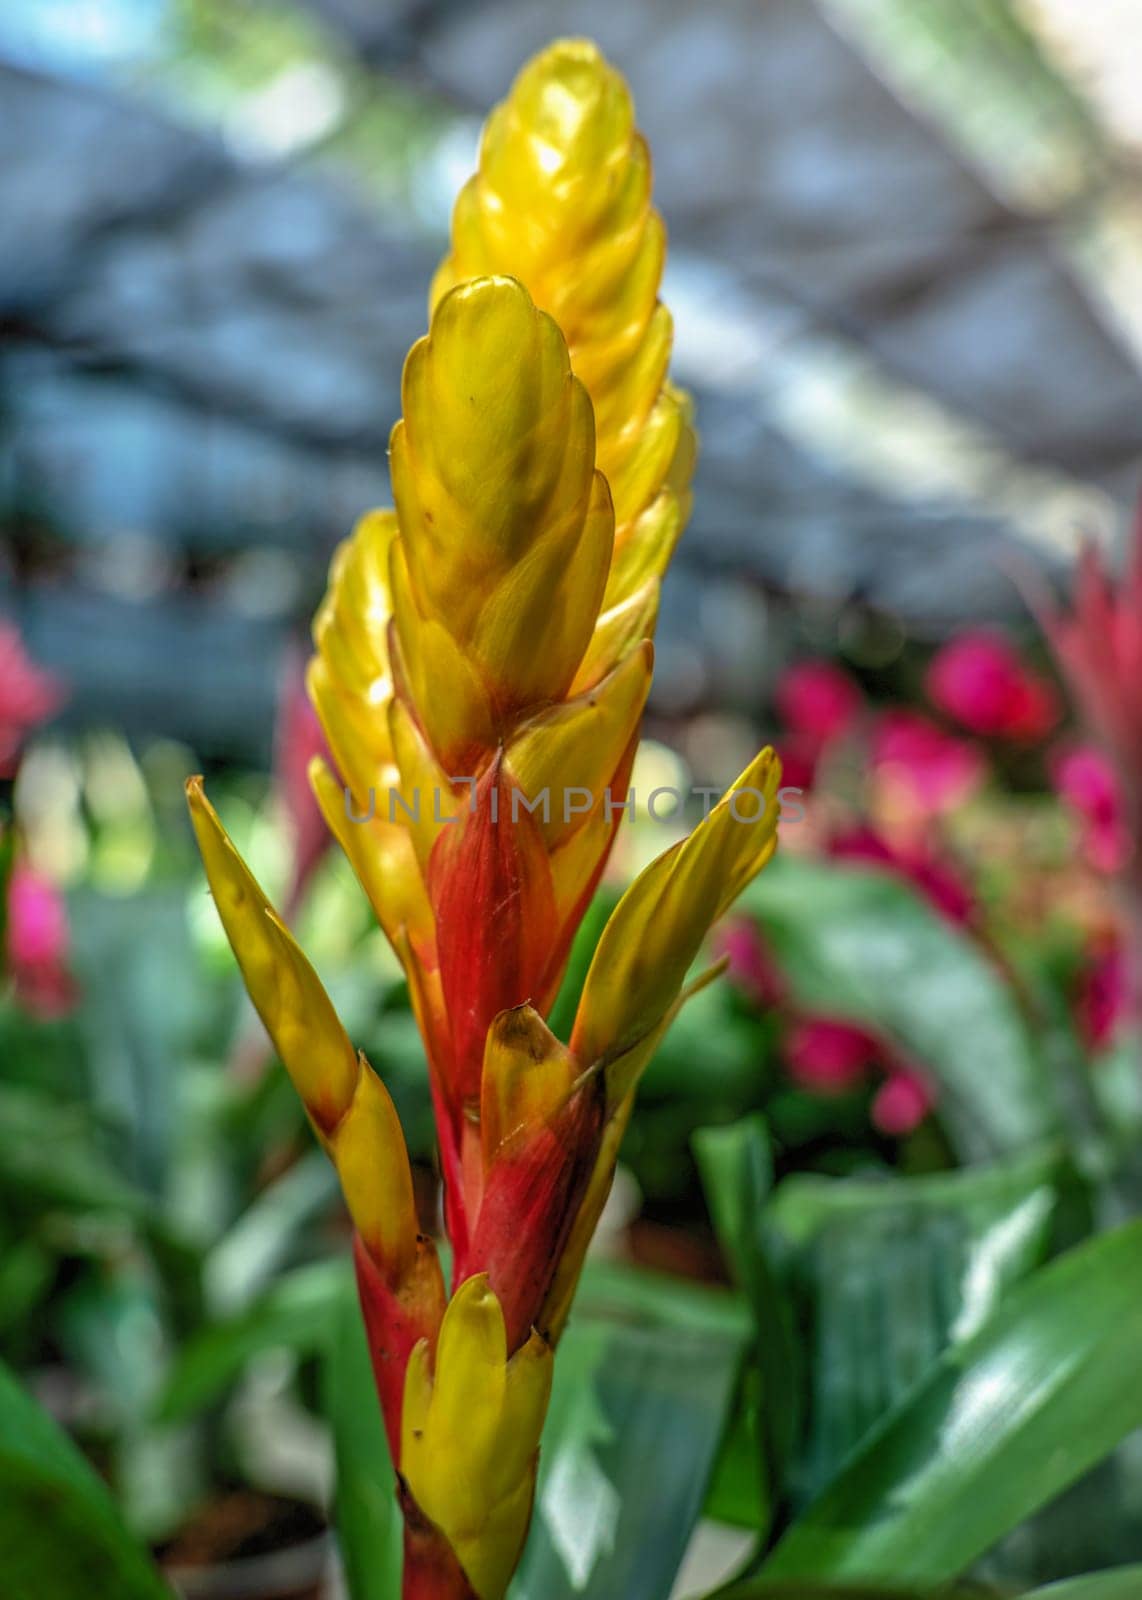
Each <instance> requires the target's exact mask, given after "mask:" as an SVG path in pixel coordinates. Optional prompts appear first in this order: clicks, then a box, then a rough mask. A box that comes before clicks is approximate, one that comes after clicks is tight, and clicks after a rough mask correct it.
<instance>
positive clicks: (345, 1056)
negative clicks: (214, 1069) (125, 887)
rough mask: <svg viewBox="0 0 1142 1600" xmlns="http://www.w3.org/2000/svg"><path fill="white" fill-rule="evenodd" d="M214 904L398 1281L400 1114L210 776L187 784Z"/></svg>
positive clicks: (402, 1210) (411, 1249)
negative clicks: (222, 809)
mask: <svg viewBox="0 0 1142 1600" xmlns="http://www.w3.org/2000/svg"><path fill="white" fill-rule="evenodd" d="M186 792H187V801H188V803H189V806H190V815H191V819H192V821H193V823H194V831H195V834H196V835H197V838H198V845H199V849H200V850H201V852H202V859H203V863H204V864H205V867H206V876H207V880H208V881H209V883H210V888H211V892H212V894H213V896H214V903H215V905H216V906H217V908H218V915H219V917H220V918H221V920H222V926H223V928H224V929H225V930H226V937H227V938H228V939H229V941H230V946H231V948H232V950H233V951H234V955H235V957H236V958H237V961H238V965H239V967H240V968H241V971H242V976H243V978H244V979H245V982H246V988H247V990H248V991H249V995H250V999H251V1000H252V1001H253V1002H254V1006H255V1008H256V1009H257V1012H258V1015H259V1016H260V1017H261V1019H262V1022H263V1023H264V1025H265V1028H266V1032H267V1033H268V1034H269V1036H270V1038H271V1039H272V1040H273V1043H274V1048H275V1049H276V1050H277V1053H278V1055H279V1056H280V1057H281V1060H282V1064H283V1066H284V1067H285V1069H286V1071H287V1072H288V1073H289V1075H290V1077H291V1079H292V1080H293V1083H294V1087H295V1088H296V1089H297V1092H298V1094H299V1095H300V1097H301V1100H302V1103H303V1104H304V1106H305V1109H306V1111H307V1112H308V1113H309V1116H310V1118H311V1120H312V1122H313V1125H314V1128H315V1131H316V1132H317V1135H318V1138H319V1139H320V1140H321V1142H322V1144H323V1145H324V1147H325V1149H326V1151H327V1152H328V1153H329V1155H330V1157H331V1158H332V1160H333V1162H334V1165H335V1166H336V1167H337V1171H338V1175H339V1177H340V1179H341V1187H342V1189H343V1191H344V1194H345V1202H346V1205H347V1206H348V1208H349V1214H350V1216H351V1217H352V1219H353V1224H354V1226H355V1227H356V1229H357V1231H358V1233H359V1234H360V1235H361V1238H362V1240H363V1242H364V1244H365V1246H366V1248H367V1249H368V1250H369V1252H370V1253H371V1254H372V1255H373V1256H374V1257H375V1258H376V1260H377V1261H378V1262H379V1263H381V1264H383V1266H384V1267H385V1269H386V1271H387V1272H388V1273H389V1275H390V1277H391V1278H392V1279H393V1281H394V1282H399V1281H400V1280H401V1279H402V1278H403V1277H404V1275H405V1273H406V1272H407V1270H408V1269H409V1268H410V1267H411V1266H412V1265H413V1262H414V1259H415V1256H416V1237H417V1221H416V1205H415V1201H414V1197H413V1189H412V1172H411V1170H410V1168H409V1162H408V1152H407V1150H406V1148H405V1142H404V1135H403V1133H402V1132H401V1125H400V1118H399V1117H398V1116H397V1111H396V1107H395V1106H394V1105H393V1103H392V1100H391V1098H390V1096H389V1093H388V1090H387V1089H386V1088H385V1086H384V1085H383V1084H382V1082H381V1080H380V1079H379V1078H378V1077H377V1075H376V1074H375V1073H374V1072H373V1070H372V1068H371V1067H370V1066H369V1063H368V1062H367V1061H366V1060H365V1058H364V1056H363V1055H358V1053H357V1052H356V1051H355V1050H354V1049H353V1046H352V1044H351V1043H350V1042H349V1036H348V1034H347V1033H346V1032H345V1030H344V1028H343V1027H342V1026H341V1023H340V1021H339V1019H338V1017H337V1013H336V1012H335V1011H334V1009H333V1004H332V1002H331V1001H330V999H329V996H328V995H327V994H326V992H325V990H324V988H323V987H322V984H321V980H320V979H319V978H318V976H317V974H316V972H314V970H313V968H312V967H311V966H310V964H309V962H308V961H307V960H306V958H305V956H304V955H303V954H302V952H301V950H300V949H299V947H298V945H297V944H296V942H295V941H294V939H293V936H292V935H291V934H290V932H289V930H288V929H287V928H286V927H285V925H284V923H283V922H282V921H281V920H280V918H279V917H278V915H277V913H276V912H275V911H274V909H273V907H272V906H271V905H270V903H269V901H268V900H267V899H266V897H265V895H264V894H263V893H262V891H261V889H260V888H259V887H258V884H257V882H256V881H255V879H254V877H253V875H252V873H251V872H250V869H249V868H248V867H247V866H246V863H245V862H244V861H243V860H242V857H241V856H240V855H239V854H238V852H237V850H236V849H235V848H234V845H233V843H232V842H231V840H230V838H229V836H228V835H227V833H226V830H225V829H224V828H223V826H222V824H221V822H220V821H219V820H218V815H217V813H216V812H215V810H214V807H213V806H212V805H211V804H210V802H209V800H207V798H206V796H205V794H203V792H202V779H201V778H191V779H190V780H189V781H188V783H187V786H186Z"/></svg>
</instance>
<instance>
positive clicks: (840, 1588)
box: [706, 1578, 1030, 1600]
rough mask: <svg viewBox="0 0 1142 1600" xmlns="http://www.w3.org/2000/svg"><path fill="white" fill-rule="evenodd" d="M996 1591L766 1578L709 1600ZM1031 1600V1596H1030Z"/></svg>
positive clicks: (870, 1599)
mask: <svg viewBox="0 0 1142 1600" xmlns="http://www.w3.org/2000/svg"><path fill="white" fill-rule="evenodd" d="M994 1594H995V1591H994V1590H993V1589H981V1588H979V1587H977V1586H976V1585H975V1584H973V1585H972V1586H971V1587H970V1588H968V1587H964V1586H963V1585H957V1586H956V1587H955V1588H953V1589H948V1588H946V1587H941V1588H939V1589H929V1588H923V1589H916V1588H912V1587H907V1588H900V1587H895V1588H890V1589H882V1588H872V1589H870V1588H869V1587H868V1585H867V1584H859V1585H856V1586H853V1585H852V1584H847V1583H846V1584H835V1583H824V1584H817V1583H806V1582H805V1581H804V1580H803V1579H798V1581H797V1582H796V1583H775V1582H772V1581H770V1580H768V1579H765V1578H752V1579H749V1580H747V1581H746V1582H745V1583H734V1584H731V1585H730V1586H729V1588H727V1589H718V1590H717V1591H716V1592H715V1593H714V1594H712V1595H707V1596H706V1600H984V1597H985V1596H988V1595H994ZM1028 1600H1030V1597H1028Z"/></svg>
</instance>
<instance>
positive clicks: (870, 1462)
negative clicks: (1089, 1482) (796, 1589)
mask: <svg viewBox="0 0 1142 1600" xmlns="http://www.w3.org/2000/svg"><path fill="white" fill-rule="evenodd" d="M1139 1348H1142V1222H1133V1223H1129V1224H1127V1225H1126V1226H1125V1227H1123V1228H1119V1229H1117V1230H1116V1231H1115V1232H1113V1233H1107V1234H1103V1235H1101V1236H1100V1237H1098V1238H1096V1239H1093V1240H1091V1241H1090V1242H1088V1243H1087V1244H1084V1245H1081V1246H1079V1247H1078V1248H1077V1249H1075V1250H1072V1251H1070V1252H1068V1254H1066V1255H1065V1256H1062V1257H1060V1258H1059V1259H1058V1260H1057V1261H1055V1262H1053V1263H1051V1265H1049V1266H1047V1267H1044V1268H1043V1269H1042V1270H1041V1271H1040V1272H1038V1273H1037V1274H1035V1276H1034V1277H1032V1278H1030V1279H1028V1280H1027V1281H1026V1282H1025V1283H1023V1284H1020V1285H1019V1286H1018V1287H1017V1288H1016V1289H1014V1290H1013V1291H1012V1292H1011V1293H1010V1294H1009V1295H1008V1296H1007V1297H1006V1299H1005V1300H1004V1302H1003V1304H1002V1306H1001V1307H1000V1309H999V1311H998V1312H997V1313H996V1314H995V1315H994V1316H993V1317H992V1318H991V1319H990V1320H989V1321H988V1322H987V1323H986V1324H985V1325H984V1326H983V1327H982V1328H981V1329H980V1330H979V1331H978V1332H977V1333H976V1334H975V1335H974V1336H973V1337H972V1338H970V1339H969V1340H967V1341H966V1342H965V1343H963V1344H961V1345H957V1346H953V1347H952V1348H951V1349H950V1350H949V1351H948V1352H947V1353H946V1354H945V1355H944V1356H943V1357H942V1358H941V1359H940V1361H939V1362H938V1363H937V1364H936V1366H935V1367H934V1368H933V1369H932V1371H931V1373H930V1374H929V1376H928V1377H927V1378H926V1379H925V1380H924V1382H923V1383H922V1384H921V1385H920V1387H919V1388H918V1389H916V1390H915V1391H914V1392H913V1393H912V1395H911V1396H910V1398H909V1399H908V1400H907V1401H906V1402H905V1403H904V1404H903V1405H902V1406H901V1407H900V1408H899V1409H897V1410H896V1411H895V1412H893V1413H892V1414H890V1415H889V1416H888V1417H887V1418H886V1419H885V1420H884V1422H883V1423H882V1424H881V1425H880V1426H879V1427H878V1428H877V1429H876V1430H875V1431H874V1433H873V1434H872V1436H871V1437H870V1438H869V1439H868V1440H867V1441H866V1442H865V1444H864V1445H863V1446H862V1447H861V1448H860V1450H859V1451H858V1452H857V1453H856V1455H855V1456H853V1457H852V1458H851V1460H850V1461H849V1463H848V1465H847V1466H846V1467H845V1468H844V1470H843V1471H842V1472H841V1474H840V1475H839V1477H837V1478H836V1479H835V1480H834V1481H833V1482H832V1483H831V1484H830V1486H829V1487H828V1488H827V1489H826V1490H825V1492H824V1493H823V1494H822V1495H821V1497H820V1498H819V1499H818V1500H817V1501H816V1502H815V1503H814V1504H813V1505H812V1506H811V1507H810V1508H809V1510H808V1511H807V1512H806V1513H805V1515H804V1516H802V1517H801V1518H800V1519H799V1521H797V1522H796V1523H795V1524H794V1525H793V1527H792V1528H791V1529H790V1530H789V1531H788V1533H786V1535H785V1537H784V1538H783V1539H782V1540H781V1541H780V1543H779V1544H778V1545H777V1547H776V1549H775V1551H774V1552H773V1554H772V1555H771V1556H770V1558H769V1560H768V1562H767V1564H766V1567H765V1569H764V1570H765V1573H766V1575H767V1576H771V1577H774V1578H777V1577H780V1578H794V1577H803V1578H813V1579H820V1580H827V1579H844V1578H849V1579H852V1580H854V1581H855V1580H861V1579H863V1580H865V1581H881V1582H883V1581H885V1579H886V1577H887V1576H889V1575H890V1576H891V1577H892V1578H899V1579H900V1580H901V1581H902V1582H912V1583H917V1582H919V1583H924V1582H928V1583H939V1582H942V1581H944V1580H946V1579H948V1578H950V1577H954V1576H955V1575H957V1574H958V1573H961V1572H963V1571H965V1570H966V1569H967V1568H968V1567H970V1565H971V1564H972V1562H974V1561H975V1560H976V1559H977V1558H978V1557H979V1556H981V1555H982V1554H983V1553H984V1551H986V1550H988V1549H989V1548H990V1547H991V1546H992V1545H994V1544H995V1542H996V1541H997V1540H998V1539H1000V1538H1002V1537H1003V1535H1004V1534H1005V1533H1007V1532H1008V1531H1009V1530H1010V1529H1012V1528H1014V1527H1016V1526H1017V1525H1018V1524H1019V1523H1021V1522H1022V1521H1023V1520H1024V1519H1025V1518H1026V1517H1029V1516H1030V1515H1031V1514H1032V1513H1033V1512H1034V1511H1035V1510H1037V1508H1038V1507H1039V1506H1041V1505H1044V1504H1046V1502H1047V1501H1049V1500H1051V1499H1052V1498H1053V1497H1054V1496H1055V1495H1057V1494H1059V1493H1061V1491H1062V1490H1063V1489H1065V1488H1066V1487H1067V1485H1068V1484H1071V1483H1073V1482H1075V1480H1076V1479H1077V1478H1079V1477H1080V1476H1081V1475H1082V1474H1083V1473H1084V1472H1086V1471H1087V1470H1088V1469H1089V1468H1090V1467H1092V1466H1093V1465H1094V1464H1095V1463H1096V1462H1097V1461H1100V1460H1101V1459H1102V1458H1103V1457H1104V1456H1106V1455H1108V1454H1109V1453H1110V1451H1111V1450H1113V1449H1114V1447H1115V1445H1116V1444H1117V1443H1118V1442H1119V1440H1121V1439H1122V1438H1124V1437H1125V1436H1126V1435H1127V1434H1128V1433H1130V1432H1131V1431H1132V1430H1133V1429H1134V1428H1137V1427H1139V1426H1142V1384H1139V1383H1138V1350H1139Z"/></svg>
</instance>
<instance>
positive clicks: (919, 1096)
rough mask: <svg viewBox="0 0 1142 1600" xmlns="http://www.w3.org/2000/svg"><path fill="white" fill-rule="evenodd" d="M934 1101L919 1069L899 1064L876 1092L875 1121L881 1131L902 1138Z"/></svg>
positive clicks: (919, 1120) (917, 1122)
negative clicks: (917, 1070)
mask: <svg viewBox="0 0 1142 1600" xmlns="http://www.w3.org/2000/svg"><path fill="white" fill-rule="evenodd" d="M933 1103H934V1101H933V1096H932V1092H931V1090H930V1089H929V1088H928V1085H927V1084H926V1083H925V1081H924V1079H923V1078H922V1077H920V1075H919V1073H917V1072H913V1071H912V1069H911V1068H910V1067H897V1068H895V1069H894V1070H893V1071H892V1072H890V1073H889V1075H888V1077H887V1078H886V1079H885V1080H884V1082H883V1083H882V1084H881V1086H880V1088H879V1089H878V1090H877V1092H876V1098H875V1099H874V1100H873V1102H872V1120H873V1124H874V1126H875V1127H877V1128H879V1129H880V1131H881V1133H886V1134H888V1135H889V1136H890V1137H891V1138H897V1139H898V1138H901V1137H902V1136H903V1135H904V1134H906V1133H911V1132H912V1130H913V1129H914V1128H915V1127H917V1126H918V1125H919V1124H920V1123H921V1122H923V1120H924V1118H925V1117H926V1116H927V1115H928V1112H929V1111H930V1110H931V1109H932V1106H933Z"/></svg>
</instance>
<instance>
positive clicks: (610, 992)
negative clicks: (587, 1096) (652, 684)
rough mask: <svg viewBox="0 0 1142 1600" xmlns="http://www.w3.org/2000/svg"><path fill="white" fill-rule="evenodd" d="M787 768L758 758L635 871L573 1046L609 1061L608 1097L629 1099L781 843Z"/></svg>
mask: <svg viewBox="0 0 1142 1600" xmlns="http://www.w3.org/2000/svg"><path fill="white" fill-rule="evenodd" d="M780 782H781V765H780V762H779V761H778V760H777V757H776V756H775V755H774V753H773V751H772V750H769V749H766V750H763V751H761V753H760V754H759V755H757V756H756V757H755V758H754V760H753V761H752V762H751V763H750V765H749V766H748V767H747V768H746V770H745V771H744V772H743V773H742V775H741V777H740V778H739V779H738V780H737V782H736V783H735V784H734V785H733V787H732V788H731V789H730V790H729V791H728V792H727V793H726V795H725V796H724V797H723V798H722V800H721V801H720V802H719V803H718V805H717V806H715V807H714V809H713V810H712V811H711V813H710V815H709V816H708V817H707V818H706V819H705V820H704V821H703V822H701V823H700V824H699V825H698V827H696V828H695V829H694V831H693V833H691V834H690V835H689V837H688V838H686V839H683V840H681V841H680V843H678V844H676V845H675V846H674V847H673V849H671V850H668V851H666V852H665V854H663V855H661V856H659V857H658V859H657V860H656V861H653V862H651V864H650V866H649V867H647V868H646V870H645V871H644V872H642V873H640V874H639V876H638V877H637V878H636V879H635V881H634V882H633V883H632V884H631V886H630V888H629V889H628V890H627V891H626V893H625V894H624V895H623V897H622V899H621V900H620V901H619V903H618V905H617V906H616V907H615V910H614V912H613V913H612V915H611V917H610V919H609V920H608V922H607V925H606V927H605V928H604V929H603V933H602V937H601V938H600V940H599V944H598V947H597V948H596V950H595V955H594V958H593V960H592V962H591V967H590V970H589V971H588V973H587V980H586V983H585V984H584V986H583V994H582V997H581V999H580V1002H579V1011H578V1015H577V1016H576V1018H575V1028H574V1032H573V1034H572V1037H571V1048H572V1050H573V1051H574V1052H575V1054H576V1055H577V1056H578V1058H579V1059H580V1060H581V1061H582V1062H583V1063H584V1064H589V1063H593V1062H604V1063H606V1064H607V1099H608V1104H609V1105H610V1106H612V1107H614V1106H617V1105H618V1104H619V1103H620V1102H621V1101H622V1100H623V1099H624V1098H625V1096H626V1094H627V1092H628V1091H629V1089H630V1088H631V1086H632V1084H633V1082H634V1081H635V1079H636V1078H637V1075H638V1072H639V1071H640V1070H641V1067H642V1065H643V1064H644V1062H645V1059H646V1054H647V1053H648V1050H649V1048H652V1047H653V1039H654V1036H655V1034H656V1032H657V1030H658V1029H659V1028H660V1027H661V1025H662V1024H663V1022H664V1021H665V1020H667V1018H668V1015H669V1012H670V1009H671V1007H672V1006H673V1005H674V1002H675V1001H676V1000H677V998H678V995H679V992H680V991H681V988H682V984H683V981H684V979H685V977H686V972H687V969H688V968H689V967H690V964H691V963H692V962H693V960H694V958H695V956H696V955H697V954H698V951H699V949H700V947H701V945H702V941H703V940H704V939H705V937H706V934H707V932H708V931H709V929H710V926H711V925H712V923H714V922H715V921H716V920H717V918H718V917H720V916H721V915H722V913H723V912H724V911H725V910H726V909H727V907H728V906H729V905H730V903H731V902H732V901H733V900H735V899H736V898H737V896H738V895H739V894H740V893H741V891H742V889H743V888H744V887H745V885H746V884H747V883H748V882H749V880H750V879H751V878H752V877H754V876H755V875H756V874H757V873H758V872H760V871H761V869H762V867H763V866H764V865H765V863H766V862H767V861H768V860H769V858H770V856H771V855H772V854H773V852H774V850H775V849H776V846H777V822H778V801H777V789H778V785H779V784H780Z"/></svg>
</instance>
